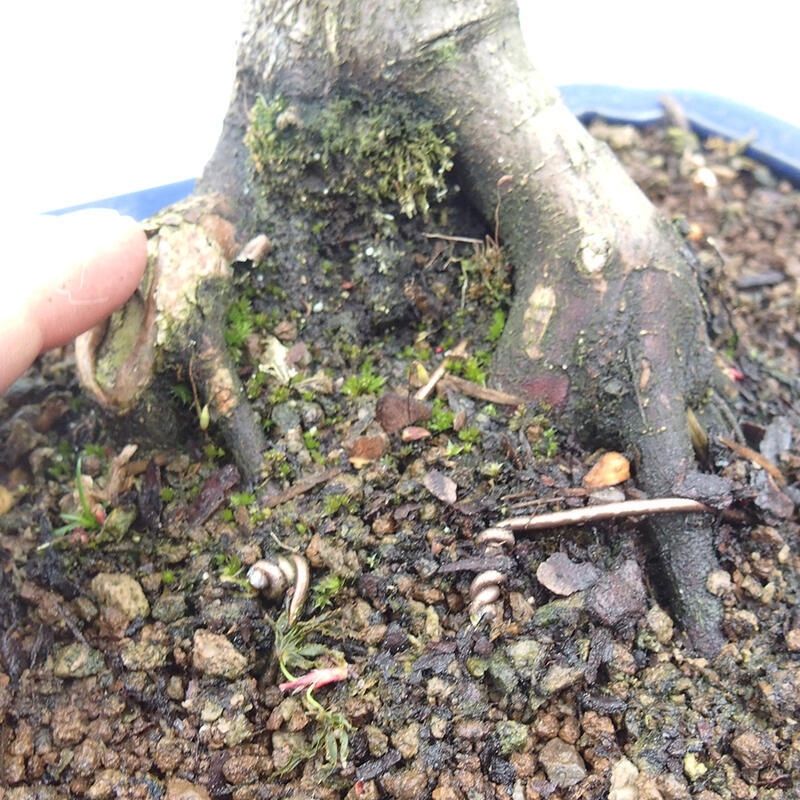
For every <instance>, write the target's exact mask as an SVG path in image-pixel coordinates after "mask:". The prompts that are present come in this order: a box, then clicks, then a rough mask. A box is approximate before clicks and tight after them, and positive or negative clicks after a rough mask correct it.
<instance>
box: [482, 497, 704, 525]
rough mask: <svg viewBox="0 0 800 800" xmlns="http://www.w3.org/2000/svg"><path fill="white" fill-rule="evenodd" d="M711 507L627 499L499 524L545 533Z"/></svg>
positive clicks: (664, 499)
mask: <svg viewBox="0 0 800 800" xmlns="http://www.w3.org/2000/svg"><path fill="white" fill-rule="evenodd" d="M711 511H712V509H710V508H709V507H708V506H706V505H704V504H703V503H698V502H697V501H696V500H688V499H686V498H683V497H659V498H655V499H652V500H624V501H622V502H620V503H603V504H602V505H597V506H585V507H584V508H571V509H569V510H568V511H554V512H552V513H550V514H533V515H528V516H526V517H511V518H509V519H506V520H503V521H502V522H498V523H497V526H496V527H498V528H510V529H511V530H512V531H541V530H546V529H547V528H561V527H564V526H565V525H580V524H581V523H584V522H597V521H599V520H603V519H618V518H622V517H643V516H650V515H652V514H706V513H709V512H711Z"/></svg>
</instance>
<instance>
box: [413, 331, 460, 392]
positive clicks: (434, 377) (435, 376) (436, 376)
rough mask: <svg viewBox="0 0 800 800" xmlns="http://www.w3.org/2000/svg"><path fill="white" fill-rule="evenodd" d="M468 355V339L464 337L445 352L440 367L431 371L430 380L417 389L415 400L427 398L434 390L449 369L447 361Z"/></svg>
mask: <svg viewBox="0 0 800 800" xmlns="http://www.w3.org/2000/svg"><path fill="white" fill-rule="evenodd" d="M466 355H467V340H466V339H462V340H461V341H460V342H459V343H458V344H457V345H456V346H455V347H454V348H453V349H452V350H448V351H447V353H445V357H444V360H443V361H442V363H441V364H439V366H438V367H436V369H435V370H434V371H433V372H432V373H431V376H430V378H428V382H427V383H426V384H425V385H424V386H422V387H421V388H419V389H417V392H416V394H415V395H414V399H415V400H425V398H426V397H428V395H429V394H430V393H431V392H432V391H433V390H434V388H435V387H436V384H437V383H439V381H440V380H441V379H442V378H443V377H444V374H445V371H446V370H447V362H448V361H449V360H450V359H451V358H464V356H466Z"/></svg>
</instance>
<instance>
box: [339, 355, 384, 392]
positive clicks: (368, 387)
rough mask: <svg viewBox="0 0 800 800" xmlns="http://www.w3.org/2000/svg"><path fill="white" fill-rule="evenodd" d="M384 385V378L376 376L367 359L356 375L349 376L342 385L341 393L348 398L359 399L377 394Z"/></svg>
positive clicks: (370, 362)
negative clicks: (362, 396)
mask: <svg viewBox="0 0 800 800" xmlns="http://www.w3.org/2000/svg"><path fill="white" fill-rule="evenodd" d="M385 383H386V378H384V377H383V376H382V375H378V374H377V373H376V372H375V369H374V367H373V365H372V361H370V360H369V359H367V360H366V361H364V363H363V364H362V365H361V368H360V369H359V371H358V374H357V375H351V376H350V377H349V378H347V379H346V380H345V382H344V383H343V384H342V392H343V393H344V394H346V395H347V396H348V397H360V396H361V395H365V394H377V393H378V392H379V391H380V390H381V389H382V388H383V385H384V384H385Z"/></svg>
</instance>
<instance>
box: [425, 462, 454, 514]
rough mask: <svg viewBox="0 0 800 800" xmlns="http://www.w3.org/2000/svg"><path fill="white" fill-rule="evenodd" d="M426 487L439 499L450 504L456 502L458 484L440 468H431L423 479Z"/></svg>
mask: <svg viewBox="0 0 800 800" xmlns="http://www.w3.org/2000/svg"><path fill="white" fill-rule="evenodd" d="M422 483H423V485H424V486H425V488H426V489H427V490H428V491H429V492H430V493H431V494H432V495H433V496H434V497H436V498H437V499H438V500H441V501H442V502H443V503H447V504H448V505H450V506H451V505H453V503H455V502H456V498H457V496H458V495H457V490H458V486H456V482H455V481H454V480H453V479H452V478H448V477H447V475H443V474H442V473H441V472H439V470H437V469H432V470H429V471H428V472H427V473H426V475H425V477H424V478H423V480H422Z"/></svg>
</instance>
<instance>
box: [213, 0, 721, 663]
mask: <svg viewBox="0 0 800 800" xmlns="http://www.w3.org/2000/svg"><path fill="white" fill-rule="evenodd" d="M348 94H351V95H354V96H358V97H359V98H360V99H361V100H363V98H369V99H371V100H372V99H374V100H376V101H377V100H379V99H382V98H385V97H392V98H396V99H398V100H399V99H401V98H402V99H403V101H405V102H411V103H413V104H414V105H415V107H418V108H422V109H424V111H425V114H426V115H427V116H429V117H431V118H433V119H436V120H438V121H439V122H440V123H441V124H442V125H443V126H446V127H448V128H450V129H451V130H452V131H454V132H455V134H456V135H457V163H456V171H457V177H458V179H459V182H460V184H461V185H462V187H464V188H465V189H466V195H467V197H468V198H469V201H470V202H471V203H472V204H473V205H474V206H475V208H477V209H478V210H479V211H480V212H481V214H482V215H483V216H484V218H485V219H486V220H487V222H488V223H489V224H492V225H493V220H494V218H495V214H496V213H498V216H499V222H500V233H501V237H502V244H503V247H504V248H505V249H506V251H507V252H508V253H509V255H510V261H511V263H513V264H514V265H515V268H516V275H515V283H516V285H515V295H514V300H513V305H512V307H511V311H510V315H509V318H508V322H507V326H506V330H505V333H504V335H503V338H502V340H501V342H500V346H499V348H498V350H497V354H496V357H495V361H494V380H495V382H496V384H497V385H498V386H500V387H503V388H506V389H512V390H513V391H514V392H517V393H519V394H522V395H523V396H524V397H525V398H526V399H527V400H528V401H530V402H532V403H540V404H547V405H548V406H549V407H550V408H552V409H554V410H556V411H557V412H558V413H560V414H561V416H562V419H563V423H564V425H567V426H571V427H572V428H573V429H574V430H576V431H578V432H579V433H580V434H581V435H582V436H583V438H584V439H585V440H586V441H590V442H592V443H594V444H603V445H605V446H613V447H624V448H627V449H628V450H629V451H632V452H633V453H634V454H635V456H636V466H637V472H636V474H637V479H638V482H639V484H640V486H641V488H642V489H643V490H644V491H645V492H647V493H648V494H649V495H651V496H654V497H657V496H664V495H670V494H675V493H677V494H689V495H691V496H693V497H696V498H699V499H704V500H707V501H714V502H722V500H723V499H724V495H725V489H726V487H725V486H724V484H722V482H721V481H719V480H716V479H715V478H714V477H713V476H710V475H701V474H699V473H698V472H697V468H696V465H695V459H694V455H693V448H692V443H691V438H690V435H689V429H688V424H687V409H689V408H694V409H695V410H700V408H701V406H702V408H703V409H704V410H708V409H712V408H713V404H711V403H709V402H708V401H709V399H710V397H711V395H712V390H711V387H712V386H713V385H714V383H715V382H716V381H717V379H718V378H719V375H718V374H717V370H716V367H715V366H714V355H713V352H712V349H711V347H710V344H709V341H708V337H707V334H706V329H705V320H704V316H703V307H702V303H701V300H700V295H699V291H698V286H697V284H696V281H695V277H694V274H693V271H692V265H691V255H690V253H689V252H688V250H687V248H686V247H685V246H684V245H683V243H682V241H681V240H680V239H679V238H678V237H677V235H676V234H675V233H673V231H672V229H671V227H670V225H669V224H668V223H667V222H665V221H664V220H663V219H661V218H660V217H659V216H658V215H657V213H656V212H655V210H654V209H653V207H652V206H651V204H650V203H649V202H648V201H647V199H646V198H645V197H644V195H643V194H642V193H641V192H640V191H639V190H638V189H637V187H636V186H635V185H634V184H633V182H632V181H631V180H630V179H629V178H628V177H627V175H626V174H625V173H624V172H623V170H622V168H621V167H620V166H619V165H618V163H617V162H616V160H615V159H614V157H613V156H612V155H611V153H610V151H609V150H608V148H607V147H606V146H605V145H603V144H600V143H598V142H596V141H595V140H594V139H592V138H591V137H590V136H589V135H588V134H587V133H586V131H585V130H584V129H583V127H582V126H581V125H580V124H579V123H578V121H577V120H576V119H575V118H574V117H573V116H572V115H571V114H570V113H569V111H568V110H567V109H566V108H565V106H564V105H563V103H562V102H561V100H560V98H559V95H558V93H557V92H556V91H555V90H554V89H553V88H552V87H550V86H549V85H547V84H546V82H544V81H543V79H542V78H541V76H540V75H539V74H538V73H537V72H536V71H535V70H534V68H533V67H532V66H531V64H530V63H529V61H528V58H527V54H526V51H525V48H524V44H523V41H522V37H521V34H520V30H519V24H518V19H517V8H516V4H515V3H514V2H511V0H473V1H472V2H460V3H453V2H450V0H426V2H422V1H421V0H398V1H397V2H385V0H373V1H372V2H364V0H305V2H304V1H303V0H294V1H292V0H290V2H285V0H280V2H279V1H278V0H252V4H251V7H250V12H249V16H248V21H247V26H246V30H245V32H244V36H243V39H242V42H241V45H240V50H239V55H238V69H237V78H236V84H235V87H234V92H233V97H232V100H231V105H230V108H229V111H228V114H227V116H226V119H225V123H224V127H223V133H222V136H221V139H220V141H219V144H218V146H217V149H216V152H215V154H214V156H213V157H212V159H211V161H210V162H209V165H208V167H207V169H206V171H205V174H204V176H203V178H202V180H201V181H200V183H199V186H198V189H197V192H198V193H200V194H212V193H218V194H220V195H222V196H223V197H224V198H225V199H226V201H227V203H228V204H229V207H230V208H231V209H232V213H230V214H228V219H229V220H231V221H233V223H234V224H235V226H236V228H237V229H238V231H239V233H240V238H241V234H242V232H247V233H251V232H252V231H250V230H249V226H250V224H251V223H250V222H249V219H250V216H251V211H252V206H253V204H254V198H253V195H252V193H251V182H250V164H249V162H248V152H247V149H246V147H245V145H244V143H243V142H244V138H245V134H246V131H247V128H248V124H249V121H250V120H249V113H250V110H251V108H252V107H253V104H254V102H255V101H256V99H257V98H258V97H259V96H263V97H264V98H266V99H268V100H270V99H272V98H275V97H277V96H282V97H284V98H286V99H287V101H288V102H291V103H297V104H298V106H300V107H303V108H308V107H310V106H320V105H322V104H324V103H325V102H326V101H327V100H328V98H331V97H334V96H335V97H342V96H347V95H348ZM267 202H269V201H267ZM498 203H499V210H498ZM270 213H271V214H272V215H273V216H274V217H275V218H276V221H278V220H277V218H279V217H280V216H281V215H282V214H283V210H282V209H281V208H280V206H279V205H278V204H277V203H276V204H275V205H274V206H273V207H272V208H271V211H270ZM258 435H259V436H260V433H259V434H258ZM257 441H260V439H258V440H257ZM251 451H252V447H251ZM245 461H246V462H247V463H248V464H250V467H251V469H252V462H253V455H252V452H250V453H249V454H248V456H247V458H246V459H245ZM251 477H252V476H251ZM708 522H709V520H708V518H707V517H697V516H694V517H686V516H673V517H670V518H667V519H666V520H665V518H663V517H661V518H658V520H657V521H656V522H653V523H652V524H650V525H649V526H648V531H649V535H650V538H651V542H652V544H653V547H654V549H655V551H656V552H657V553H658V555H659V556H660V561H661V564H662V566H663V576H662V577H661V581H662V582H663V583H664V584H665V586H666V588H667V590H668V592H669V595H670V597H671V600H672V602H673V604H674V608H675V611H676V613H677V615H678V617H679V620H680V621H681V622H682V624H683V626H684V627H685V629H686V630H687V632H688V634H689V636H690V637H691V640H692V642H693V644H694V646H695V647H696V649H697V650H698V651H699V652H701V653H703V654H707V655H713V654H714V653H716V652H717V650H718V649H719V647H720V645H721V643H722V637H721V633H720V628H719V624H720V619H721V607H720V605H719V603H718V602H717V601H716V600H715V598H713V597H712V596H711V595H710V594H709V593H708V592H707V591H706V588H705V580H706V575H707V573H708V571H709V570H710V569H712V568H713V566H714V564H715V563H716V559H715V553H714V549H713V542H712V534H711V530H710V528H709V527H708Z"/></svg>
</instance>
